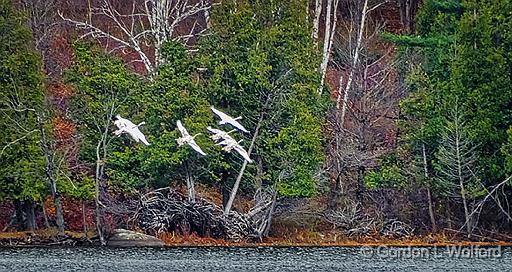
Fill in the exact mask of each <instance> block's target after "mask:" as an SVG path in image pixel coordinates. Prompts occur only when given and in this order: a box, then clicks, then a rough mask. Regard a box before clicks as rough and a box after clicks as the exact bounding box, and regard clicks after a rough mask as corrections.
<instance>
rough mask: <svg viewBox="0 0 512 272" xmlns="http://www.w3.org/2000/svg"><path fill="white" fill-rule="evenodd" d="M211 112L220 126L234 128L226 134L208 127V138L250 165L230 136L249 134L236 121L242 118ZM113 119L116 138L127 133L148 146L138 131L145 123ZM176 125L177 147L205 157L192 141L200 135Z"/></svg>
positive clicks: (242, 149)
mask: <svg viewBox="0 0 512 272" xmlns="http://www.w3.org/2000/svg"><path fill="white" fill-rule="evenodd" d="M211 110H212V112H213V113H214V114H215V115H217V116H218V117H219V118H220V119H221V120H220V121H219V125H220V126H224V125H227V124H229V125H231V126H232V127H234V128H235V129H233V130H231V131H227V132H226V131H223V130H220V129H216V128H212V127H210V126H208V127H207V128H206V129H207V130H208V131H209V132H210V133H212V135H211V136H210V138H211V139H212V140H213V141H214V142H216V144H215V145H216V146H221V147H222V150H223V151H225V152H228V153H230V152H231V151H233V150H235V151H236V152H238V154H240V156H242V157H243V158H244V160H246V161H247V162H248V163H251V162H252V160H251V158H250V157H249V154H248V153H247V151H245V149H244V148H243V147H242V146H241V145H240V143H241V142H242V140H240V141H237V140H235V139H234V138H233V137H232V136H231V135H230V133H232V132H234V131H236V130H238V131H241V132H244V133H249V131H248V130H247V129H245V127H244V126H242V124H240V123H239V122H238V120H240V119H242V117H241V116H239V117H236V118H233V117H231V116H229V115H227V114H225V113H223V112H222V111H220V110H218V109H216V108H214V107H213V106H212V107H211ZM115 119H116V120H115V121H114V125H115V126H116V127H117V128H118V129H117V130H116V131H114V134H115V135H116V136H118V137H120V136H121V135H122V134H123V133H127V134H128V135H130V137H131V138H132V139H133V140H134V141H135V142H137V143H138V142H142V143H143V144H145V145H150V144H149V142H148V141H147V140H146V136H144V134H143V133H142V132H141V131H140V129H139V126H141V125H144V124H145V122H141V123H140V124H138V125H135V124H134V123H133V122H131V121H130V120H128V119H125V118H122V117H121V116H120V115H119V114H118V115H116V117H115ZM176 125H177V127H178V130H179V131H180V133H181V137H180V138H178V139H176V142H177V143H178V146H182V145H185V144H187V145H189V146H190V147H191V148H192V149H193V150H194V151H196V152H197V153H199V154H201V155H202V156H206V155H207V154H206V153H205V152H204V151H203V150H202V149H201V147H200V146H199V145H198V144H197V143H196V141H195V140H194V138H195V137H197V136H198V135H201V133H197V134H195V135H194V136H191V135H190V134H189V133H188V131H187V129H186V128H185V127H184V126H183V124H182V123H181V121H180V120H178V121H176Z"/></svg>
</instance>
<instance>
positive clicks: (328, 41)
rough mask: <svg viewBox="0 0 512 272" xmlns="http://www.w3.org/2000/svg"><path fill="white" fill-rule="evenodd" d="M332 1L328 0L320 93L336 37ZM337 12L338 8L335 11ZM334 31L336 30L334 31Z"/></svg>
mask: <svg viewBox="0 0 512 272" xmlns="http://www.w3.org/2000/svg"><path fill="white" fill-rule="evenodd" d="M332 3H333V0H327V9H326V13H325V33H324V46H323V50H322V63H321V64H320V74H321V78H320V86H319V87H318V93H319V94H321V93H322V90H323V87H324V82H325V74H326V73H327V65H328V64H329V58H330V50H331V45H332V38H333V37H334V36H333V35H331V31H332V30H331V13H332V12H331V9H332ZM334 12H335V13H336V8H335V11H334ZM333 32H334V31H333Z"/></svg>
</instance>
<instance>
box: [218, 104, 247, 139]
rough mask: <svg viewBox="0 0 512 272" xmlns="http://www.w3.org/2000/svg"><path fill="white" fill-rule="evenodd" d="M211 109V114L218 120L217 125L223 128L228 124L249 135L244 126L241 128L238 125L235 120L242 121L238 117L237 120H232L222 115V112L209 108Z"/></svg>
mask: <svg viewBox="0 0 512 272" xmlns="http://www.w3.org/2000/svg"><path fill="white" fill-rule="evenodd" d="M211 109H212V111H213V113H215V114H216V115H217V116H218V117H219V118H220V121H219V125H221V126H223V125H225V124H230V125H232V126H233V127H235V128H236V129H238V130H240V131H242V132H245V133H249V131H248V130H247V129H245V128H244V126H242V124H240V123H239V122H238V121H237V120H240V119H242V117H241V116H238V117H237V118H233V117H231V116H229V115H227V114H225V113H223V112H222V111H220V110H218V109H216V108H214V107H213V106H211Z"/></svg>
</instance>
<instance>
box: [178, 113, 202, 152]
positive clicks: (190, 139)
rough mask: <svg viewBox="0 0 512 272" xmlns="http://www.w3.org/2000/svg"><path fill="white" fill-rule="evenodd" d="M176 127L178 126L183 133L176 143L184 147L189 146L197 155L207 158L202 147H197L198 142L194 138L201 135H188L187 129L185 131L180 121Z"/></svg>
mask: <svg viewBox="0 0 512 272" xmlns="http://www.w3.org/2000/svg"><path fill="white" fill-rule="evenodd" d="M176 125H177V126H178V130H179V131H180V132H181V137H180V138H178V139H176V142H178V146H182V145H184V144H188V145H189V146H190V147H192V149H194V150H195V151H196V152H197V153H199V154H201V155H203V156H206V153H204V152H203V150H202V149H201V147H199V145H197V143H196V141H194V138H195V137H196V136H197V135H200V134H201V133H197V134H196V135H194V136H190V134H189V133H188V131H187V129H185V127H184V126H183V125H182V124H181V121H180V120H178V121H176Z"/></svg>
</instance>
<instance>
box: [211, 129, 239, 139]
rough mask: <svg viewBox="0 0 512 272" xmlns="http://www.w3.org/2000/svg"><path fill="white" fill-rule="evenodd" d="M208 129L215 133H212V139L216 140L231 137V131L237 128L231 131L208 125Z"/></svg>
mask: <svg viewBox="0 0 512 272" xmlns="http://www.w3.org/2000/svg"><path fill="white" fill-rule="evenodd" d="M206 129H207V130H208V131H209V132H211V133H213V135H211V136H210V138H211V139H212V140H214V141H218V140H220V139H224V138H226V137H231V136H229V133H231V132H233V131H235V130H236V129H233V130H231V131H228V132H226V131H223V130H220V129H216V128H212V127H210V126H208V127H207V128H206Z"/></svg>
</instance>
